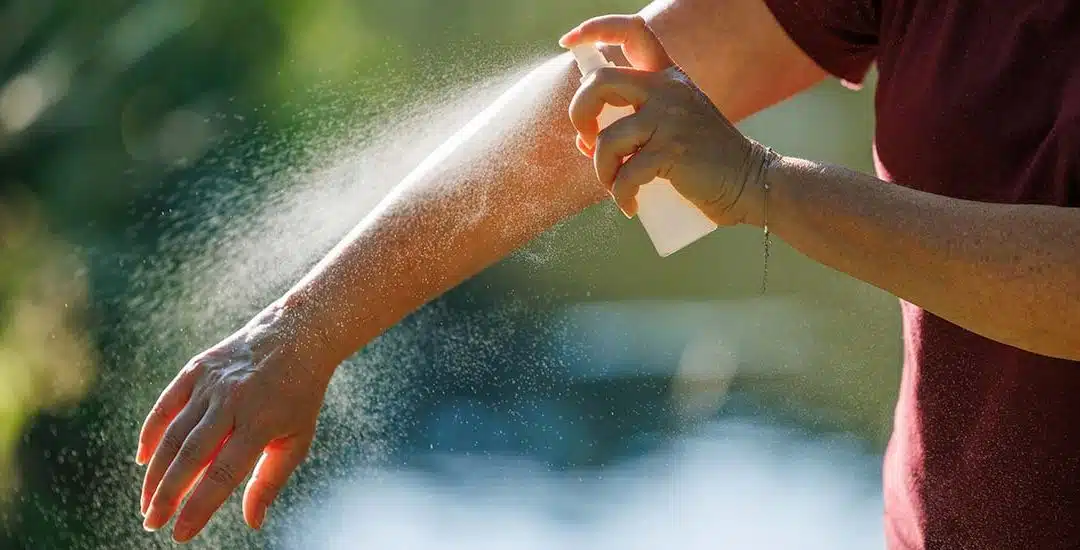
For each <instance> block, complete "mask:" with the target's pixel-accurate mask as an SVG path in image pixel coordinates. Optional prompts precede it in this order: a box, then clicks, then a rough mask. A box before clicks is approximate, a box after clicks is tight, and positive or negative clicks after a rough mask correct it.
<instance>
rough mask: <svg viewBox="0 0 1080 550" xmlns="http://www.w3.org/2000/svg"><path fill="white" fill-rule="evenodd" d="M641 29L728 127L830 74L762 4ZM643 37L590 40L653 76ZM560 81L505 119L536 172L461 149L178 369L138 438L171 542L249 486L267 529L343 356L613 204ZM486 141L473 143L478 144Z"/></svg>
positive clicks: (531, 95)
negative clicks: (560, 226)
mask: <svg viewBox="0 0 1080 550" xmlns="http://www.w3.org/2000/svg"><path fill="white" fill-rule="evenodd" d="M643 19H644V20H647V21H648V22H649V26H650V28H651V29H652V31H653V32H654V33H655V37H657V38H658V39H659V41H661V42H663V44H664V45H665V46H666V48H667V52H668V54H670V57H671V58H672V59H673V60H674V61H676V62H678V64H679V65H680V66H681V67H682V68H683V69H684V70H685V71H686V73H687V74H688V75H690V76H691V77H693V78H694V80H695V81H696V82H697V83H698V85H699V86H700V87H701V89H702V90H703V91H704V93H705V94H707V95H708V96H709V98H710V99H711V100H712V102H713V103H714V104H715V105H716V106H717V108H718V109H719V110H720V111H721V112H723V113H724V114H725V115H726V117H727V118H728V119H729V120H733V121H734V120H740V119H742V118H744V117H747V116H749V115H751V114H753V113H755V112H757V111H759V110H761V109H764V108H765V107H768V106H770V105H772V104H775V103H777V102H779V101H781V100H783V99H786V98H787V97H790V96H791V95H793V94H795V93H797V92H799V91H801V90H803V89H805V88H808V87H809V86H811V85H813V84H815V83H816V82H818V81H820V80H821V79H823V78H824V76H825V73H824V72H823V71H822V70H821V69H819V68H818V67H816V66H815V65H814V64H813V62H812V61H810V59H809V58H807V57H806V55H805V54H804V53H803V52H802V51H800V50H799V49H798V47H796V46H795V45H794V43H792V42H791V40H790V39H789V38H788V37H787V35H786V34H785V33H784V32H783V30H782V29H781V28H780V27H779V25H778V24H777V23H776V21H775V20H774V19H773V18H772V15H771V14H770V13H769V11H768V9H767V8H766V7H765V5H764V4H763V3H762V2H761V0H726V1H723V2H717V1H714V0H666V1H661V2H656V3H654V4H653V5H651V6H650V7H649V8H647V9H646V10H645V12H643ZM612 22H614V24H612ZM638 23H639V20H638V19H637V18H635V17H617V18H614V19H612V18H605V19H600V20H596V21H593V22H590V23H587V24H585V25H584V26H582V27H581V28H582V29H583V32H584V33H586V34H591V35H594V36H596V37H597V39H598V40H599V39H603V40H605V41H608V42H611V43H616V44H618V43H625V44H626V45H625V48H624V50H625V54H626V57H627V58H628V60H629V62H630V63H631V64H633V65H634V66H636V67H638V68H641V69H645V70H652V69H656V68H657V67H655V66H653V65H650V63H652V62H653V60H651V58H650V57H649V56H650V55H652V54H651V53H650V52H653V51H654V49H652V46H651V45H649V44H648V43H647V42H646V41H645V40H646V39H648V40H656V39H655V38H652V37H651V36H650V35H647V34H645V33H644V32H643V29H644V28H645V27H644V26H643V25H639V24H638ZM605 37H606V38H605ZM667 56H668V55H667V54H665V55H664V57H665V58H666V57H667ZM556 63H560V62H556ZM556 70H557V71H559V72H560V74H561V77H560V78H557V79H555V80H554V81H552V80H550V79H549V80H545V81H544V82H545V83H544V84H537V85H536V86H532V87H528V86H526V87H524V88H522V89H520V90H518V91H517V92H516V93H518V94H519V97H517V98H516V100H515V105H518V106H520V105H528V106H531V107H533V108H532V109H531V110H530V109H515V110H514V112H506V113H500V114H499V116H500V120H501V121H502V122H505V120H506V118H502V117H518V118H516V119H515V120H516V123H515V124H516V128H517V129H518V131H516V132H513V133H512V135H511V136H509V137H508V138H507V139H504V140H502V141H501V143H500V145H499V147H500V149H499V151H516V152H518V154H520V155H524V156H525V157H526V160H527V162H507V161H503V160H500V159H502V158H503V157H504V156H505V155H502V154H490V155H485V154H484V150H483V149H484V147H480V149H481V151H479V152H477V151H475V150H472V151H470V149H475V148H470V147H462V148H461V151H458V152H454V153H451V154H450V155H449V157H448V158H446V159H445V161H444V162H441V163H437V164H436V165H430V166H426V167H424V168H423V169H421V170H420V171H419V172H417V173H414V174H413V175H412V176H411V177H410V178H408V179H407V181H404V182H402V184H401V185H400V186H399V188H398V189H397V190H396V191H395V193H393V194H392V195H391V196H390V197H388V199H387V200H385V201H384V202H383V204H382V205H381V206H380V207H379V208H378V209H376V211H375V212H373V213H372V214H371V215H370V216H368V217H367V218H366V219H364V220H363V221H362V222H361V223H360V224H359V225H358V226H357V227H356V229H355V230H353V231H352V232H351V233H350V234H349V235H348V236H347V237H346V238H345V239H344V240H343V241H342V242H341V244H340V245H339V246H338V247H337V248H335V249H334V250H333V251H332V252H331V253H330V254H329V255H328V256H327V257H326V258H325V259H324V260H323V261H322V262H320V263H319V264H318V265H317V266H316V267H315V268H314V269H312V271H311V272H310V273H309V274H308V275H307V276H306V277H304V278H303V279H302V280H301V281H299V282H298V283H297V284H296V285H295V286H294V287H293V288H292V289H291V290H289V291H288V292H287V293H286V294H285V295H284V296H283V297H282V298H281V299H279V300H277V301H275V302H274V303H273V304H271V305H270V306H268V307H267V308H266V310H265V311H264V312H262V313H261V314H259V315H257V316H256V318H255V319H253V320H252V321H251V322H250V323H249V324H248V325H246V326H245V327H242V328H241V329H239V330H238V331H237V332H236V333H234V334H233V335H231V336H230V337H228V338H226V339H225V340H224V341H222V342H221V343H220V344H218V345H216V346H214V347H212V348H211V349H209V350H207V351H206V352H203V353H201V354H199V355H197V356H196V357H195V358H193V359H192V360H191V361H190V362H189V363H188V364H187V365H186V366H185V367H184V368H183V369H182V370H181V371H180V373H179V374H178V375H177V377H176V378H175V379H174V380H173V381H172V382H171V383H170V384H169V386H168V387H167V388H166V389H165V390H164V391H163V393H162V394H161V396H160V397H159V399H158V401H157V403H156V404H155V405H154V407H153V409H152V410H151V412H150V414H149V415H148V416H147V419H146V421H145V422H144V425H143V429H142V432H141V434H140V437H139V449H138V451H137V457H136V459H137V461H138V462H139V463H140V464H148V467H147V470H146V476H145V480H144V485H143V492H142V508H143V512H144V515H145V516H146V517H145V521H144V525H145V526H146V527H147V528H148V529H151V530H153V529H159V528H161V527H162V526H164V525H165V524H166V523H167V522H168V521H169V519H170V518H171V517H173V515H174V514H176V513H177V508H178V507H179V503H180V501H181V500H182V498H183V497H184V495H186V494H188V493H189V492H191V494H190V497H189V499H188V501H187V502H186V504H185V505H184V507H183V509H182V510H180V511H179V516H178V519H177V522H176V525H175V526H174V529H173V536H174V538H175V539H177V540H179V541H186V540H189V539H191V538H192V537H194V536H195V535H196V534H197V533H198V532H199V531H200V530H201V529H202V528H203V527H204V526H205V525H206V522H207V521H208V520H209V519H210V517H211V516H212V515H213V514H214V512H215V511H216V510H217V509H218V508H219V507H220V505H221V504H222V502H223V501H224V500H225V499H226V498H227V497H228V495H229V494H230V493H231V492H232V491H234V490H235V489H236V487H238V486H239V485H240V484H241V483H242V482H243V480H244V478H245V477H246V476H247V474H248V473H249V472H252V473H253V475H252V477H251V479H250V481H249V482H248V483H247V487H246V489H245V492H244V500H243V509H244V518H245V521H246V522H247V523H248V525H250V526H251V527H253V528H258V527H259V526H261V525H262V523H263V521H264V519H265V516H266V510H267V508H268V507H269V506H270V504H271V502H273V500H274V498H275V497H276V496H277V494H278V493H279V491H280V490H281V489H282V488H283V487H284V486H285V483H286V481H287V480H288V477H289V475H290V474H291V473H292V471H293V470H294V469H295V468H296V467H297V465H299V464H300V463H301V462H302V461H303V459H304V457H305V456H306V454H307V450H308V448H309V446H310V443H311V441H312V438H313V437H314V433H315V424H316V419H317V416H318V412H319V409H320V406H321V404H322V400H323V397H324V393H325V390H326V386H327V384H328V383H329V380H330V377H331V376H332V374H333V372H334V370H335V369H336V368H337V366H338V365H339V364H340V363H341V362H342V361H343V360H344V359H345V358H347V357H348V356H349V355H351V354H352V353H354V352H355V351H357V350H359V349H360V348H362V347H363V346H364V345H366V344H367V343H368V342H370V341H371V340H372V339H374V338H375V337H376V336H377V335H379V334H381V333H382V332H383V331H385V330H387V329H388V328H390V327H391V326H393V325H394V324H395V323H397V322H398V321H399V320H401V319H402V318H403V317H405V316H406V315H408V314H409V313H410V312H412V311H414V310H415V309H416V308H418V307H420V306H421V305H423V304H424V303H426V302H428V301H430V300H432V299H434V298H436V297H437V296H439V295H441V294H442V293H444V292H446V291H447V290H449V289H450V288H452V287H453V286H455V285H457V284H458V283H460V282H461V281H463V280H465V279H467V278H469V277H471V276H473V275H475V274H476V273H478V272H479V271H481V270H483V269H484V268H485V267H487V266H489V265H491V264H493V263H495V262H496V261H498V260H499V259H501V258H503V257H505V256H506V255H507V254H509V253H510V252H512V251H513V250H515V249H516V248H518V247H520V246H522V245H523V244H525V243H527V242H528V241H529V240H531V239H532V238H534V237H536V236H537V235H539V234H540V233H542V232H543V231H545V230H547V229H548V228H550V227H551V226H553V225H554V224H555V223H557V222H558V221H560V220H562V219H564V218H566V217H568V216H571V215H574V214H576V213H578V212H580V211H581V210H583V209H585V208H586V207H588V206H590V205H592V204H595V203H596V202H597V201H599V200H602V199H603V198H604V197H606V196H607V195H606V194H605V192H604V189H603V188H602V187H601V186H599V185H597V184H596V177H595V175H594V173H593V168H592V167H591V166H590V163H589V160H588V159H587V158H585V157H584V156H582V155H581V154H579V153H578V152H577V151H575V149H574V145H573V144H574V143H575V134H576V133H577V132H576V131H575V128H574V126H573V125H572V124H571V122H570V120H569V118H568V117H567V112H568V110H569V103H570V99H571V97H572V96H573V95H574V90H575V89H576V88H577V87H578V84H579V82H578V79H579V75H578V74H577V71H576V69H575V68H574V67H573V64H572V61H571V60H570V58H569V57H568V56H563V57H562V58H561V66H559V67H557V68H556ZM552 98H554V100H553V99H552ZM518 111H524V112H525V114H518ZM483 132H484V129H483V127H481V128H480V129H479V135H478V136H477V139H475V140H471V142H475V143H480V142H481V140H480V138H482V137H483ZM491 147H494V145H492V146H491ZM499 151H495V150H494V149H492V150H491V152H492V153H497V152H499ZM537 166H543V167H544V168H543V169H542V170H537V169H536V168H535V167H537ZM448 190H449V192H448ZM477 195H484V196H486V197H487V199H486V203H485V209H484V210H483V212H482V213H481V214H480V215H479V216H478V217H477V216H471V217H470V216H463V215H462V213H463V212H472V211H473V210H474V209H473V205H474V201H473V198H474V197H476V196H477ZM440 233H453V234H455V235H457V236H458V237H457V238H456V239H454V240H453V242H451V244H450V246H448V247H444V248H433V247H431V246H430V235H432V234H440ZM331 304H332V305H331ZM202 472H205V475H202V476H201V477H200V475H201V473H202Z"/></svg>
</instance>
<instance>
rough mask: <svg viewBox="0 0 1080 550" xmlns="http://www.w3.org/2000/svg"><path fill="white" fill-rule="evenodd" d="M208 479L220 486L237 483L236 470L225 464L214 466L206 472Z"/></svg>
mask: <svg viewBox="0 0 1080 550" xmlns="http://www.w3.org/2000/svg"><path fill="white" fill-rule="evenodd" d="M206 479H208V480H210V481H212V482H214V483H217V484H219V485H229V484H231V483H235V482H236V480H237V478H236V468H235V467H234V466H232V465H231V464H228V463H225V462H222V463H218V464H214V465H213V466H210V468H209V469H207V470H206Z"/></svg>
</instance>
